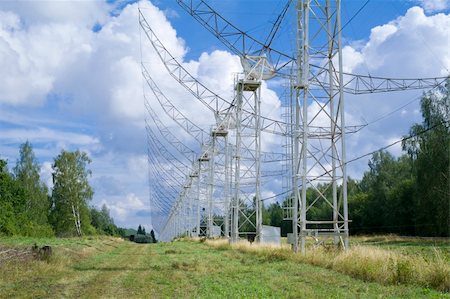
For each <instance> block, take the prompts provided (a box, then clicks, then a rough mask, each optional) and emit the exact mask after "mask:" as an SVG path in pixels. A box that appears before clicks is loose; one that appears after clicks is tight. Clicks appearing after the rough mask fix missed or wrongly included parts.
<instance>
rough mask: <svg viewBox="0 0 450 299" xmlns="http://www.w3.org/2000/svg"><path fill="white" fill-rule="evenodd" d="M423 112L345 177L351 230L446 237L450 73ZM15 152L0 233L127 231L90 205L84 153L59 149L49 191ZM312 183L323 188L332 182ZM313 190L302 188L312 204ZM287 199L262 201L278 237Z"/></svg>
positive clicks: (26, 156) (0, 172) (25, 157)
mask: <svg viewBox="0 0 450 299" xmlns="http://www.w3.org/2000/svg"><path fill="white" fill-rule="evenodd" d="M421 112H422V117H423V120H422V122H421V123H417V124H414V125H412V126H411V128H410V132H409V134H408V135H407V136H404V137H403V139H402V148H403V151H404V154H403V155H402V156H400V157H394V156H393V155H392V154H390V153H389V152H388V151H387V150H380V151H377V152H374V153H373V154H372V157H371V158H370V160H369V163H368V170H367V171H366V172H365V173H364V175H363V177H362V179H361V180H354V179H352V178H349V179H348V208H349V219H350V220H351V224H350V234H386V233H393V234H398V235H407V236H429V237H448V236H450V158H449V157H450V123H449V119H450V79H449V80H447V82H446V85H445V86H441V87H439V88H437V89H434V90H432V91H429V92H427V93H425V94H424V95H423V97H422V99H421ZM19 156H20V157H19V159H18V160H17V162H16V164H15V166H14V167H13V168H12V171H10V170H9V167H8V165H7V161H5V160H3V159H0V235H23V236H35V237H38V236H59V237H66V236H81V235H95V234H105V235H124V234H125V230H124V229H122V228H119V227H117V226H116V225H115V224H114V221H113V219H112V218H111V216H110V212H109V210H108V208H107V207H106V205H103V206H102V208H101V209H100V210H97V209H96V208H95V207H92V206H90V205H89V202H90V201H91V199H92V197H93V194H94V190H93V189H92V187H91V186H90V185H89V177H90V176H91V171H90V170H89V169H88V166H89V164H90V163H91V160H90V158H89V157H88V156H87V154H86V153H83V152H80V151H78V150H77V151H74V152H69V151H65V150H62V151H61V153H60V154H59V155H58V156H57V157H56V158H55V159H54V161H53V165H52V170H53V173H52V176H53V188H52V190H51V191H50V192H49V190H48V187H47V186H46V184H44V183H43V182H42V180H41V178H40V175H39V173H40V166H39V164H38V162H37V159H36V157H35V155H34V152H33V147H32V145H31V144H30V143H29V142H28V141H27V142H25V143H24V144H22V145H21V146H20V155H19ZM317 189H318V190H320V191H321V192H325V193H326V192H328V190H330V189H331V188H328V186H326V185H319V186H318V188H317ZM316 192H317V191H316V190H313V189H309V190H307V196H308V201H309V202H311V201H313V200H314V198H316V196H317V195H316ZM288 200H289V198H286V199H285V200H284V202H282V203H278V202H275V203H272V204H270V205H267V206H266V207H265V208H264V212H263V215H264V216H263V223H264V224H267V225H273V226H278V227H281V232H282V235H283V236H286V234H287V233H288V232H291V231H292V228H291V223H290V221H287V220H283V206H286V204H287V201H288ZM314 209H315V210H314V211H312V213H311V214H312V216H311V217H312V219H311V220H314V218H315V217H317V219H324V218H325V217H326V216H327V215H325V214H324V213H329V212H328V210H327V209H325V207H321V206H315V207H314ZM249 214H252V213H251V211H249ZM328 216H330V215H328Z"/></svg>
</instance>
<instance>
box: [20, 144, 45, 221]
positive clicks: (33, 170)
mask: <svg viewBox="0 0 450 299" xmlns="http://www.w3.org/2000/svg"><path fill="white" fill-rule="evenodd" d="M39 171H40V167H39V165H38V163H37V160H36V158H35V155H34V152H33V148H32V146H31V144H30V143H29V142H28V141H27V142H25V143H24V144H22V145H21V146H20V158H19V159H18V160H17V163H16V166H15V167H14V175H15V178H16V180H17V181H18V183H19V184H20V185H21V186H22V187H23V188H24V190H25V193H26V215H27V220H28V221H30V222H31V226H33V225H38V226H44V227H48V229H49V228H50V227H49V226H48V211H49V209H50V201H49V198H48V194H47V193H48V188H47V186H46V185H45V184H44V183H43V182H41V180H40V175H39ZM30 229H31V230H33V229H36V228H33V227H31V228H30Z"/></svg>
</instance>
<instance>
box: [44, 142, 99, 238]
mask: <svg viewBox="0 0 450 299" xmlns="http://www.w3.org/2000/svg"><path fill="white" fill-rule="evenodd" d="M90 163H91V160H90V159H89V157H88V156H87V154H86V153H84V152H80V151H78V150H77V151H75V152H68V151H64V150H63V151H62V152H61V154H59V155H58V156H57V157H56V158H55V161H54V164H53V166H52V168H53V185H54V186H53V190H52V204H53V207H52V222H53V225H54V228H55V231H56V233H57V234H58V235H60V236H61V235H78V236H81V235H83V231H85V230H86V229H88V228H89V227H90V226H91V225H90V219H89V208H88V201H89V200H91V199H92V196H93V194H94V192H93V190H92V187H91V186H90V185H89V182H88V178H89V177H90V176H91V171H90V170H89V169H87V167H88V165H89V164H90Z"/></svg>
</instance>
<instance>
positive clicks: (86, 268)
mask: <svg viewBox="0 0 450 299" xmlns="http://www.w3.org/2000/svg"><path fill="white" fill-rule="evenodd" d="M72 268H73V269H74V270H76V271H104V272H110V271H150V270H154V271H160V270H161V267H159V266H148V267H134V266H119V267H111V266H74V267H72Z"/></svg>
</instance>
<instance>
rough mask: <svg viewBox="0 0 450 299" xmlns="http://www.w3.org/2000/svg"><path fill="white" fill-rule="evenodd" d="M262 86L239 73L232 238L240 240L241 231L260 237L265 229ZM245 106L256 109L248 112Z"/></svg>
mask: <svg viewBox="0 0 450 299" xmlns="http://www.w3.org/2000/svg"><path fill="white" fill-rule="evenodd" d="M260 86H261V81H260V80H258V79H255V78H249V77H248V76H244V77H242V76H239V75H238V77H237V78H236V80H235V92H236V97H235V98H236V109H235V111H236V112H235V122H236V123H235V126H236V130H235V131H236V150H235V156H234V161H235V166H234V171H235V173H234V196H233V208H232V216H231V217H232V226H231V242H237V241H238V240H239V236H240V234H243V235H249V234H252V233H254V234H256V238H259V235H260V232H261V226H262V215H261V213H262V207H261V157H260V156H261V129H260V105H261V94H260ZM243 109H246V110H247V111H251V112H252V113H248V114H247V113H245V114H244V113H243ZM242 150H245V151H248V152H249V153H251V155H250V156H251V157H246V158H244V157H242V155H241V152H242Z"/></svg>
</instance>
